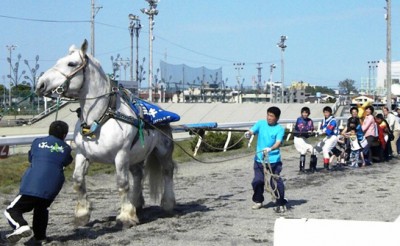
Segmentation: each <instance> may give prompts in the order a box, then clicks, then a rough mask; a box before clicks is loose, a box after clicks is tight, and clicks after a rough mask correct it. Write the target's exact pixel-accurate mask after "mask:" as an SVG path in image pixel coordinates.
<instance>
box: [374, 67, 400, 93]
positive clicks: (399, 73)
mask: <svg viewBox="0 0 400 246" xmlns="http://www.w3.org/2000/svg"><path fill="white" fill-rule="evenodd" d="M377 64H378V65H377V67H376V92H377V94H378V95H384V94H386V89H387V86H386V74H387V73H386V62H384V61H383V60H380V61H379V62H378V63H377ZM399 83H400V61H396V62H392V84H399ZM372 88H373V87H372ZM392 93H393V91H392ZM396 96H400V95H396Z"/></svg>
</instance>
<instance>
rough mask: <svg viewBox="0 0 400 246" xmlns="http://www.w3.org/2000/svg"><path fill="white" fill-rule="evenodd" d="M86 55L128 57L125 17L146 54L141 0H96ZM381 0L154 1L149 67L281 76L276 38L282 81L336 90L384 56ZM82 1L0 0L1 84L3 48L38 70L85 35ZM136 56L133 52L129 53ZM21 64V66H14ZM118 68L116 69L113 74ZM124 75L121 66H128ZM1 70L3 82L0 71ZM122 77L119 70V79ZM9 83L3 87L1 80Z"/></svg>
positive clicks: (397, 40)
mask: <svg viewBox="0 0 400 246" xmlns="http://www.w3.org/2000/svg"><path fill="white" fill-rule="evenodd" d="M96 6H99V7H101V8H100V9H99V11H98V12H97V14H96V18H95V57H96V58H97V59H98V60H99V61H100V63H101V64H102V67H103V69H104V70H105V72H107V73H111V72H112V66H111V64H112V63H111V56H113V57H116V56H117V54H120V55H121V56H122V57H123V58H130V40H131V39H130V34H129V30H128V26H129V19H128V15H129V14H130V13H132V14H135V15H138V16H139V17H140V19H141V24H142V29H141V31H140V35H139V57H140V59H139V60H142V59H143V57H145V58H146V62H145V63H144V66H145V69H146V70H147V69H148V57H149V20H148V16H147V15H145V14H143V13H141V12H140V9H141V8H148V3H147V2H146V1H145V0H118V1H116V0H96ZM385 6H386V1H385V0H362V1H360V0H335V1H331V0H161V1H160V2H159V4H158V6H157V9H158V10H159V13H158V15H156V16H155V24H154V32H153V34H154V36H155V39H154V41H153V67H154V68H153V69H154V71H156V69H157V68H158V67H159V63H160V60H164V61H166V62H168V63H171V64H186V65H188V66H191V67H201V66H205V67H207V68H210V69H217V68H220V67H221V68H222V73H223V74H222V77H223V79H224V80H227V83H226V85H228V86H235V85H236V84H237V82H236V81H237V80H236V78H237V76H238V70H237V69H235V66H234V63H244V66H243V69H241V70H240V75H241V77H242V78H244V79H245V81H244V86H251V85H253V80H254V79H257V75H258V70H257V66H258V64H257V63H262V64H261V67H262V70H261V73H262V81H268V79H269V78H270V66H271V65H272V64H275V65H276V69H274V70H273V73H272V80H273V81H280V80H281V72H282V70H281V54H282V53H281V49H280V48H279V47H277V43H278V42H279V41H280V37H281V35H285V36H287V37H288V38H287V40H286V42H285V44H286V45H287V48H286V49H285V52H284V70H283V72H284V81H285V85H288V84H290V83H291V82H292V81H304V82H307V83H310V84H313V85H319V86H328V87H332V88H337V87H338V83H339V82H340V81H343V80H345V79H352V80H354V81H355V85H356V86H357V87H359V86H360V82H361V78H363V77H364V78H365V77H368V72H369V68H368V61H376V60H384V61H385V60H386V20H385V13H386V10H385V8H384V7H385ZM90 15H91V0H57V1H54V0H53V1H50V0H2V1H1V9H0V36H1V38H0V76H1V77H0V78H1V82H2V83H4V82H5V81H7V77H6V76H7V74H8V73H9V64H8V62H7V57H9V55H10V54H9V50H8V49H7V48H6V46H7V45H9V46H10V45H16V46H17V48H16V49H15V50H13V51H12V59H13V61H15V59H16V57H17V55H18V54H21V56H22V59H21V60H22V61H23V60H25V59H26V60H28V61H29V63H30V64H31V65H32V64H34V63H35V57H36V56H37V55H39V65H40V68H39V72H43V71H46V70H47V69H49V68H50V67H52V66H53V65H54V64H55V62H56V61H57V60H58V59H59V58H61V57H63V56H65V55H66V54H67V53H68V49H69V47H70V46H71V45H72V44H75V45H77V46H80V45H81V44H82V42H83V40H84V39H87V40H88V41H89V43H90V38H91V25H90ZM399 15H400V3H399V2H398V1H392V60H393V61H398V60H399V59H400V57H399V56H400V20H399V18H400V16H399ZM134 59H136V54H135V55H134ZM21 68H22V69H26V66H25V64H24V63H23V62H21ZM122 71H123V70H122ZM127 74H128V75H127V77H128V78H129V68H128V70H127ZM3 76H5V79H4V77H3ZM121 77H122V78H124V73H123V74H122V75H121ZM7 84H8V83H7Z"/></svg>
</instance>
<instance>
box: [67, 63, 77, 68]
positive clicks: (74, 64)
mask: <svg viewBox="0 0 400 246" xmlns="http://www.w3.org/2000/svg"><path fill="white" fill-rule="evenodd" d="M76 66H77V64H76V63H75V62H69V63H68V67H76Z"/></svg>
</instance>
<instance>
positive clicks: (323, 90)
mask: <svg viewBox="0 0 400 246" xmlns="http://www.w3.org/2000/svg"><path fill="white" fill-rule="evenodd" d="M305 92H306V93H310V94H311V95H315V94H317V92H320V93H322V94H329V95H335V91H334V90H332V89H330V88H328V87H326V86H307V87H306V88H305Z"/></svg>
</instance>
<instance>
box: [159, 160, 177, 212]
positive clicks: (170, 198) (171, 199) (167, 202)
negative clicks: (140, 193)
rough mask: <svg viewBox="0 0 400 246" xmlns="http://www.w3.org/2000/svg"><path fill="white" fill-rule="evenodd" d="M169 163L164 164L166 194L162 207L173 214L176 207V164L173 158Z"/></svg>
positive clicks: (164, 194) (164, 193)
mask: <svg viewBox="0 0 400 246" xmlns="http://www.w3.org/2000/svg"><path fill="white" fill-rule="evenodd" d="M168 159H169V161H167V160H165V162H163V170H162V172H163V179H164V192H163V195H162V198H161V207H162V208H163V209H164V210H165V211H169V212H171V211H172V210H173V209H174V207H175V193H174V180H173V179H174V169H175V163H174V161H173V160H172V158H168Z"/></svg>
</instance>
